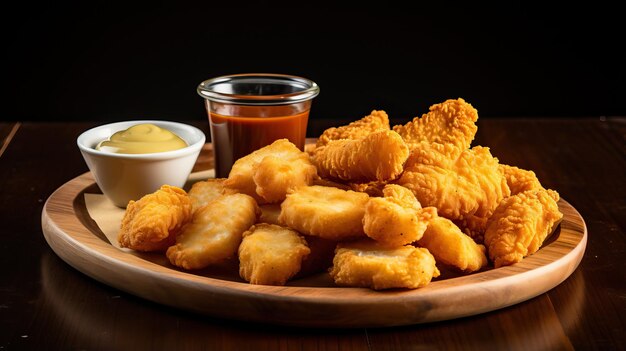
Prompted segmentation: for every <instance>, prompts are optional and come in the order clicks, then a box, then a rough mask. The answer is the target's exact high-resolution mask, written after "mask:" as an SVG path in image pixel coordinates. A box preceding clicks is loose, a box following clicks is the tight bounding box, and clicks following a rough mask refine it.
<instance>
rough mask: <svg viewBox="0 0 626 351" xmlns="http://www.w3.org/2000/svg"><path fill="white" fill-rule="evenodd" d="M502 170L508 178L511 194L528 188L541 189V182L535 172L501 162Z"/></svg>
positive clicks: (507, 182)
mask: <svg viewBox="0 0 626 351" xmlns="http://www.w3.org/2000/svg"><path fill="white" fill-rule="evenodd" d="M500 170H502V173H503V174H504V177H505V178H506V184H507V185H508V186H509V189H511V195H516V194H519V193H522V192H524V191H527V190H536V189H541V188H543V186H541V183H540V182H539V179H538V178H537V175H536V174H535V172H533V171H530V170H526V169H522V168H519V167H515V166H509V165H505V164H502V163H501V164H500Z"/></svg>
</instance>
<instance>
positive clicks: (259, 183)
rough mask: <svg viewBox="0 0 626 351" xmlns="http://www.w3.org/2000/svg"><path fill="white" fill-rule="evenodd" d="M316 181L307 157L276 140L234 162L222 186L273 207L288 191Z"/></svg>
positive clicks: (289, 145) (313, 169)
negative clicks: (273, 203)
mask: <svg viewBox="0 0 626 351" xmlns="http://www.w3.org/2000/svg"><path fill="white" fill-rule="evenodd" d="M316 177H317V170H316V169H315V166H314V165H313V164H312V163H311V161H310V158H309V155H308V154H307V153H305V152H303V151H301V150H300V149H298V147H297V146H296V145H294V144H293V143H292V142H290V141H289V140H287V139H279V140H276V141H274V142H273V143H272V144H270V145H267V146H265V147H262V148H260V149H258V150H256V151H253V152H252V153H250V154H249V155H246V156H244V157H242V158H240V159H238V160H237V161H235V163H234V164H233V167H232V169H231V171H230V174H229V175H228V179H226V180H225V181H224V185H225V186H226V187H227V188H230V189H233V190H235V191H237V192H240V193H243V194H248V195H250V196H252V197H253V198H255V200H257V201H258V202H259V203H272V202H281V201H282V200H284V199H285V196H286V194H287V192H288V191H290V190H293V189H295V188H297V187H299V186H303V185H310V184H311V183H312V182H313V180H314V179H315V178H316Z"/></svg>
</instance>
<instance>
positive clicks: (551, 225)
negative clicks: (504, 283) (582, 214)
mask: <svg viewBox="0 0 626 351" xmlns="http://www.w3.org/2000/svg"><path fill="white" fill-rule="evenodd" d="M558 200H559V194H558V193H557V192H556V191H554V190H550V189H547V190H546V189H537V190H528V191H525V192H522V193H519V194H516V195H513V196H511V197H508V198H506V199H504V200H503V201H502V202H501V203H500V205H498V208H496V210H495V212H494V213H493V215H492V216H491V217H490V218H489V221H488V223H487V231H486V232H485V245H486V246H487V252H488V253H489V258H490V259H491V260H492V261H493V262H494V266H495V267H496V268H498V267H502V266H508V265H512V264H514V263H516V262H519V261H521V260H522V258H524V257H526V256H528V255H532V254H533V253H535V252H537V250H539V248H540V247H541V245H542V244H543V242H544V240H545V239H546V238H547V237H548V235H549V234H550V233H552V231H553V230H554V229H555V228H556V226H557V224H558V223H559V221H560V220H561V219H562V218H563V213H561V211H559V206H558V204H557V202H558Z"/></svg>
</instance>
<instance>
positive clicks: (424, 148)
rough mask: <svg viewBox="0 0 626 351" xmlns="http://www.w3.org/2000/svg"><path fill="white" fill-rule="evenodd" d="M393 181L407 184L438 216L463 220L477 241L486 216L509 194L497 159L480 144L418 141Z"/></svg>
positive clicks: (405, 185) (464, 229)
mask: <svg viewBox="0 0 626 351" xmlns="http://www.w3.org/2000/svg"><path fill="white" fill-rule="evenodd" d="M396 183H397V184H399V185H402V186H404V187H407V188H409V189H410V190H411V191H412V192H413V194H415V197H416V198H417V200H418V201H419V202H420V203H421V204H422V206H425V207H430V206H434V207H436V208H437V212H438V214H439V215H440V216H442V217H445V218H448V219H451V220H454V221H459V222H460V223H463V224H464V225H465V227H464V228H462V229H463V231H464V232H466V233H468V234H470V235H471V236H472V237H473V238H474V240H476V241H477V242H479V243H480V242H481V241H482V234H483V233H484V230H485V226H486V220H487V218H489V216H491V214H492V213H493V211H494V210H495V208H496V207H497V206H498V204H499V203H500V201H501V200H502V199H504V198H505V197H508V196H509V195H510V190H509V187H508V185H507V183H506V178H505V177H504V175H503V174H502V172H501V171H500V169H499V167H498V159H497V158H495V157H493V156H492V155H491V152H490V151H489V148H487V147H482V146H475V147H473V148H471V149H467V150H460V149H459V148H457V147H456V146H454V145H452V144H438V143H427V142H422V143H418V144H416V146H415V148H414V149H413V150H411V156H410V157H409V159H408V160H407V163H406V165H405V170H404V173H403V174H402V176H401V177H400V179H399V180H398V181H397V182H396Z"/></svg>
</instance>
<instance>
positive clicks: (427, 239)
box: [417, 216, 489, 273]
mask: <svg viewBox="0 0 626 351" xmlns="http://www.w3.org/2000/svg"><path fill="white" fill-rule="evenodd" d="M417 245H418V246H420V247H425V248H427V249H428V251H430V253H431V254H432V255H433V256H434V257H435V260H436V261H437V262H438V263H439V262H441V263H444V264H447V265H450V266H454V267H456V268H457V269H459V270H461V271H463V272H465V273H472V272H476V271H478V270H480V269H481V268H483V267H485V266H486V265H487V264H488V263H489V262H488V260H487V255H486V254H485V251H486V250H485V246H484V245H481V244H477V243H475V242H474V240H473V239H472V238H471V237H469V236H468V235H466V234H465V233H463V232H462V231H461V229H459V227H457V226H456V225H455V224H454V223H452V221H450V220H449V219H447V218H443V217H438V216H435V217H434V218H432V219H431V221H430V223H429V224H428V228H427V229H426V231H425V232H424V235H423V236H422V238H421V239H420V240H419V241H418V242H417Z"/></svg>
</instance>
